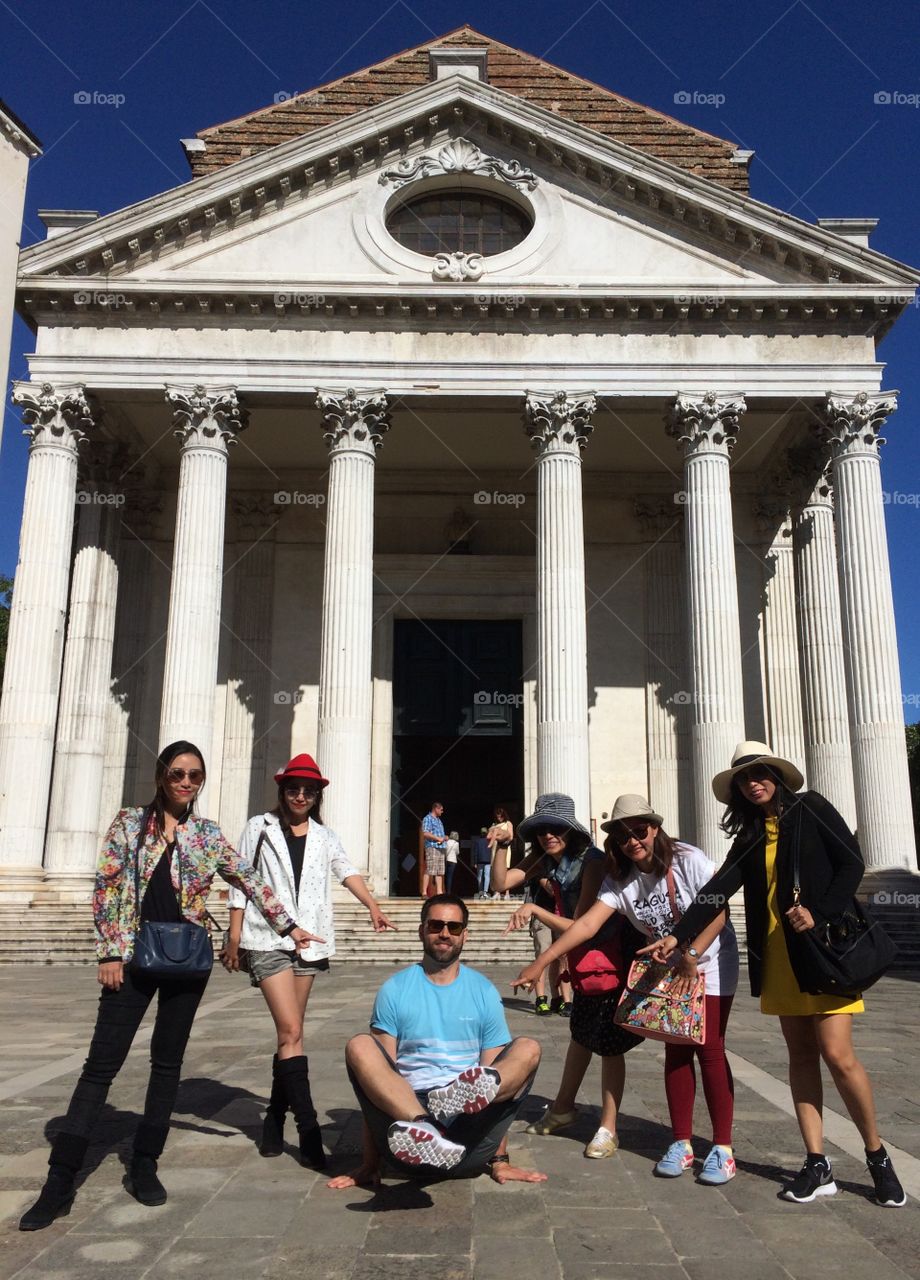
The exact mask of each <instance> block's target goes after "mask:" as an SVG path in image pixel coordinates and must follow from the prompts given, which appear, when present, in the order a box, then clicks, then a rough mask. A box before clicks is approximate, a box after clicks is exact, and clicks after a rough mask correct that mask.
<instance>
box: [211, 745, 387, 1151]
mask: <svg viewBox="0 0 920 1280" xmlns="http://www.w3.org/2000/svg"><path fill="white" fill-rule="evenodd" d="M275 782H276V783H277V786H278V803H277V805H276V807H275V808H274V809H272V810H271V811H270V812H269V813H262V814H257V815H256V816H255V817H254V818H250V819H249V821H248V822H247V824H246V826H245V828H244V830H243V834H242V835H241V836H240V856H241V857H245V858H246V859H247V860H248V861H250V862H252V863H253V865H254V866H257V867H258V871H259V874H260V875H261V876H262V877H263V878H264V879H265V881H266V882H267V883H268V884H269V885H270V886H271V888H272V890H273V892H274V893H275V895H276V897H277V898H278V899H279V901H280V902H281V903H283V905H284V908H285V910H286V911H288V912H289V913H290V914H291V915H295V914H296V916H297V918H298V920H304V921H306V922H307V923H308V924H309V927H310V929H311V930H314V931H315V932H316V933H318V934H321V935H322V938H323V939H324V941H316V942H312V943H311V944H310V946H309V947H307V948H306V949H305V950H298V949H296V948H295V946H294V944H293V943H292V942H289V941H288V939H287V938H279V937H277V936H276V935H275V934H274V933H272V931H271V930H270V929H269V928H267V927H266V925H265V922H264V921H263V919H262V918H261V916H260V915H259V914H258V912H256V911H254V910H253V909H252V907H251V904H247V902H246V898H245V896H244V894H242V893H241V892H240V891H239V890H238V889H233V890H232V891H231V894H230V928H229V931H228V942H227V946H226V948H225V950H224V952H223V954H222V955H221V960H222V962H223V965H224V967H225V968H226V969H228V970H230V971H231V972H232V971H233V970H235V969H238V968H239V967H240V952H241V950H242V952H243V953H244V955H245V957H246V963H247V968H248V970H249V979H250V982H251V984H252V985H253V986H254V987H258V988H259V990H260V991H261V992H262V995H263V996H264V997H265V1003H266V1004H267V1005H268V1010H269V1013H270V1014H271V1016H272V1020H273V1021H274V1024H275V1034H276V1036H277V1051H276V1053H275V1056H274V1058H273V1059H272V1088H271V1097H270V1100H269V1104H268V1109H267V1110H266V1112H265V1119H264V1122H263V1125H262V1140H261V1142H260V1144H259V1151H260V1152H261V1154H262V1155H263V1156H279V1155H281V1153H282V1151H283V1150H284V1120H285V1116H286V1115H287V1112H288V1111H289V1110H290V1111H291V1113H292V1114H293V1116H294V1121H295V1123H296V1125H297V1134H298V1138H299V1140H300V1159H301V1163H302V1164H304V1165H306V1166H307V1167H309V1168H311V1169H322V1168H324V1167H325V1164H326V1155H325V1152H324V1150H323V1136H322V1131H321V1130H320V1127H319V1124H318V1123H317V1118H316V1109H315V1107H314V1105H313V1097H312V1094H311V1091H310V1068H309V1062H308V1059H307V1057H306V1055H305V1053H304V1044H303V1020H304V1015H305V1014H306V1010H307V1001H308V1000H309V998H310V992H311V990H312V988H313V980H314V978H315V976H316V974H318V973H325V972H328V969H329V957H330V956H331V955H333V954H334V952H335V939H334V935H333V921H332V877H333V876H335V878H336V879H337V880H338V882H339V883H340V884H343V885H344V886H345V888H346V889H347V890H348V891H349V893H351V894H353V895H354V897H355V898H357V899H358V901H359V902H360V903H361V904H362V906H365V907H366V908H367V910H368V913H369V915H370V923H371V927H372V928H373V930H374V932H375V933H384V932H386V930H388V929H394V928H395V927H396V926H395V925H393V924H391V923H390V921H389V920H388V919H387V918H386V916H385V915H384V914H383V912H382V911H381V910H380V907H379V906H378V904H377V902H376V901H375V900H374V898H373V896H372V894H371V893H370V891H369V890H368V888H367V886H366V885H365V883H364V878H363V876H362V875H361V874H360V872H358V871H357V870H355V868H354V867H353V866H352V865H351V864H350V863H349V861H348V859H347V857H346V855H345V850H344V849H343V848H342V845H341V842H340V841H339V838H338V836H337V835H336V834H335V832H334V831H331V830H330V829H329V827H327V826H325V825H324V824H323V820H322V817H321V809H322V798H323V789H324V788H325V787H326V786H328V785H329V780H328V778H324V777H323V775H322V774H321V773H320V770H319V767H318V765H317V763H316V761H315V760H314V759H313V757H312V756H308V755H306V754H304V755H298V756H295V757H294V759H293V760H290V761H289V762H288V763H287V764H286V765H285V767H284V768H283V769H281V770H280V771H279V772H278V773H276V774H275Z"/></svg>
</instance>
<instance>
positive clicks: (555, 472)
mask: <svg viewBox="0 0 920 1280" xmlns="http://www.w3.org/2000/svg"><path fill="white" fill-rule="evenodd" d="M595 408H596V399H595V397H594V396H593V395H586V394H580V395H567V394H566V393H565V392H558V393H556V394H555V395H552V394H548V393H547V394H542V393H529V394H528V396H527V400H526V407H525V427H526V430H527V433H528V435H529V436H530V439H531V444H532V445H533V447H534V449H535V450H536V454H537V787H538V790H539V792H540V793H541V794H542V793H544V792H547V791H560V792H563V793H564V794H565V795H570V796H571V797H572V799H573V800H574V801H575V813H576V815H577V816H578V819H579V821H581V822H584V823H587V822H588V821H589V818H590V815H591V795H590V760H589V753H588V638H587V623H586V605H585V533H584V515H583V509H582V482H581V453H582V450H583V449H584V447H585V444H586V443H587V439H588V436H589V434H590V432H591V430H592V427H591V425H590V422H589V418H590V416H591V415H592V414H593V413H594V410H595Z"/></svg>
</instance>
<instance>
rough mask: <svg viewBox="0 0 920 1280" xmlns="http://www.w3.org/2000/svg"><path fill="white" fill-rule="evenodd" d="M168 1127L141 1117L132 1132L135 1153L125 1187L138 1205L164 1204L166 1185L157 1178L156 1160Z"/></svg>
mask: <svg viewBox="0 0 920 1280" xmlns="http://www.w3.org/2000/svg"><path fill="white" fill-rule="evenodd" d="M168 1133H169V1126H168V1125H165V1124H150V1123H148V1121H146V1120H142V1121H141V1122H140V1124H139V1125H138V1126H137V1133H136V1134H135V1135H134V1152H133V1154H132V1156H131V1168H130V1169H129V1171H128V1179H127V1187H128V1190H129V1191H130V1192H131V1194H132V1195H133V1196H134V1199H135V1200H137V1201H138V1203H139V1204H146V1205H150V1206H151V1207H153V1206H154V1205H158V1204H165V1203H166V1188H165V1187H164V1186H163V1184H162V1182H161V1181H160V1179H159V1178H158V1177H157V1160H159V1158H160V1156H161V1155H162V1154H163V1148H164V1147H165V1145H166V1135H167V1134H168Z"/></svg>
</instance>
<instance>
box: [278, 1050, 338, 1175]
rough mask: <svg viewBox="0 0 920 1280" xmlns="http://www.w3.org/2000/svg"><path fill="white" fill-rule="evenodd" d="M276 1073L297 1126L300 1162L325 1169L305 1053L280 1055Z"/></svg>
mask: <svg viewBox="0 0 920 1280" xmlns="http://www.w3.org/2000/svg"><path fill="white" fill-rule="evenodd" d="M278 1074H279V1075H280V1077H281V1079H282V1081H283V1083H284V1090H285V1093H286V1095H287V1100H288V1106H289V1107H290V1109H291V1112H292V1114H293V1116H294V1122H295V1124H296V1125H297V1135H298V1137H299V1138H300V1163H301V1164H303V1165H307V1167H308V1168H310V1169H325V1167H326V1153H325V1151H324V1150H323V1134H322V1130H321V1129H320V1127H319V1125H318V1124H317V1122H316V1108H315V1107H314V1106H313V1098H312V1096H311V1094H310V1068H309V1065H308V1063H307V1059H306V1056H305V1055H304V1054H300V1055H299V1056H298V1057H296V1058H281V1059H280V1061H279V1062H278Z"/></svg>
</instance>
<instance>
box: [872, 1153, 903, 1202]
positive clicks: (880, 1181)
mask: <svg viewBox="0 0 920 1280" xmlns="http://www.w3.org/2000/svg"><path fill="white" fill-rule="evenodd" d="M866 1167H867V1168H868V1170H869V1172H870V1173H871V1174H872V1181H873V1182H874V1183H875V1198H876V1200H877V1201H878V1203H879V1204H881V1205H884V1206H885V1208H886V1209H900V1208H901V1206H902V1205H905V1204H907V1196H906V1195H905V1194H904V1188H903V1187H902V1186H901V1184H900V1182H898V1175H897V1174H896V1173H895V1171H894V1165H893V1164H892V1163H891V1158H890V1157H889V1155H888V1152H887V1151H886V1152H885V1153H884V1155H881V1156H875V1157H872V1156H867V1158H866Z"/></svg>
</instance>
